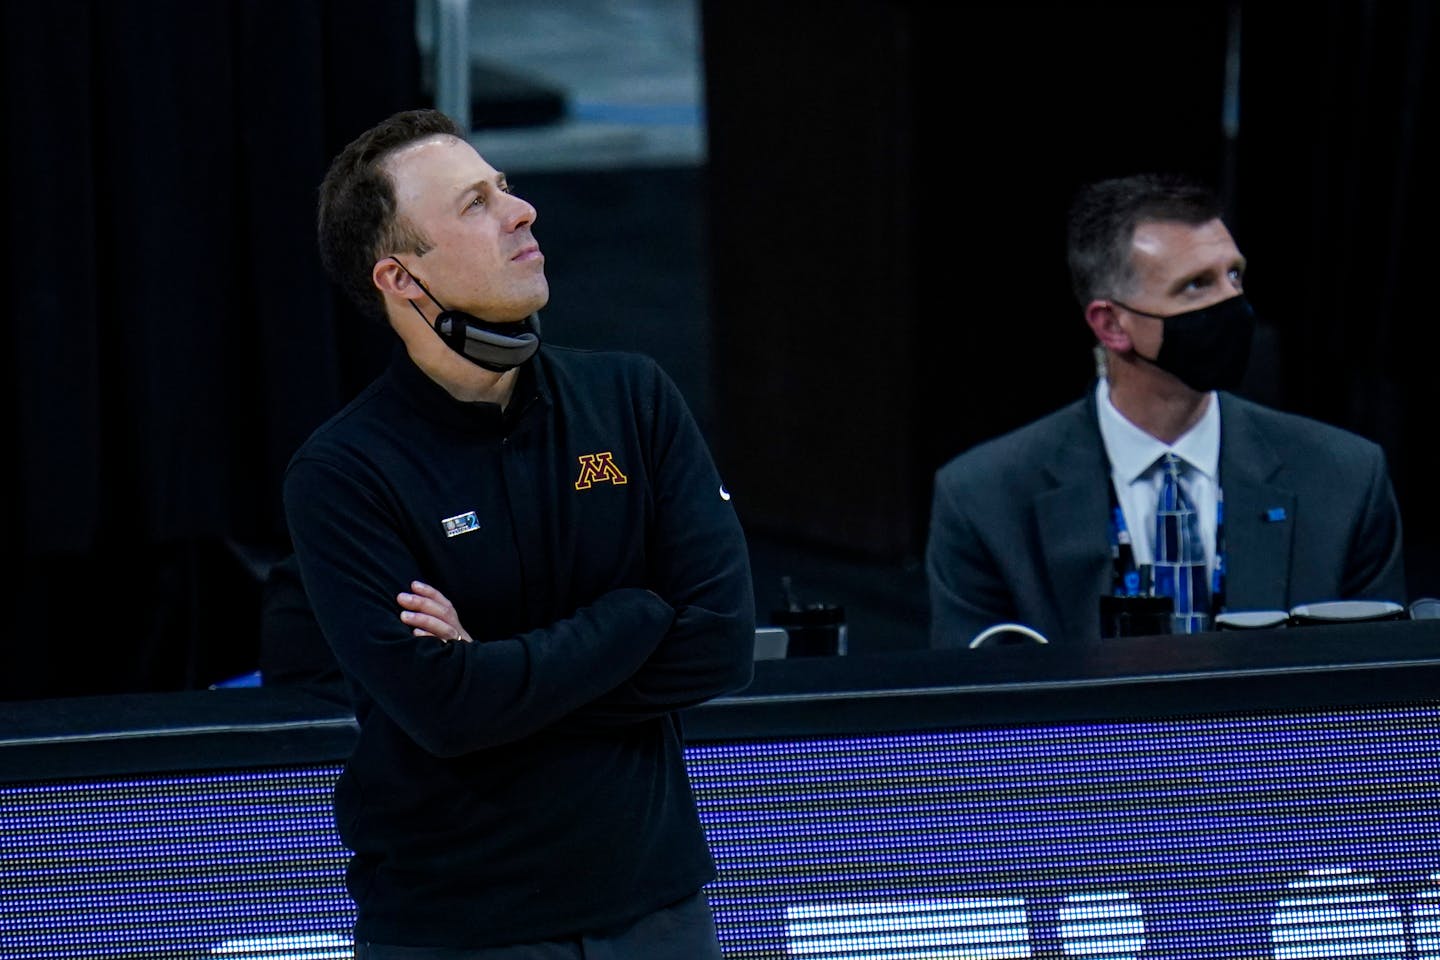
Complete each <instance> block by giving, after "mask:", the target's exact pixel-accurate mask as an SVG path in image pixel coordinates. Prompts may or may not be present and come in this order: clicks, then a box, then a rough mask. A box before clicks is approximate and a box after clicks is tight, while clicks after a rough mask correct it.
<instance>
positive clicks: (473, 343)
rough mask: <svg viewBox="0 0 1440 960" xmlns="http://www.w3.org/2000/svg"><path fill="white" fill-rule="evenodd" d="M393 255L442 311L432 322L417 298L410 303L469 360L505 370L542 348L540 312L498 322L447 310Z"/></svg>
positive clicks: (494, 369)
mask: <svg viewBox="0 0 1440 960" xmlns="http://www.w3.org/2000/svg"><path fill="white" fill-rule="evenodd" d="M390 259H391V260H394V261H395V262H396V263H399V264H400V269H401V270H404V271H405V273H406V274H408V275H409V277H410V279H411V280H414V281H415V284H416V286H418V287H419V288H420V289H421V290H423V291H425V296H427V297H429V298H430V302H431V303H433V304H435V306H437V307H439V308H440V313H439V314H438V315H437V316H436V317H435V322H434V323H430V321H429V320H426V319H425V312H424V311H423V310H421V309H420V308H419V307H418V306H416V305H415V301H414V300H411V301H410V306H411V307H412V308H413V309H414V310H415V312H416V313H418V314H420V319H421V320H425V322H426V323H427V324H429V325H430V327H431V329H433V330H434V331H435V333H436V334H437V335H438V336H439V337H440V339H441V340H443V341H445V345H446V346H448V347H449V348H450V349H451V350H454V351H455V352H456V353H458V354H460V355H461V356H462V357H464V358H465V359H466V360H469V361H470V362H471V363H473V364H475V365H477V366H481V367H484V368H485V369H486V370H489V371H491V372H493V373H504V372H505V371H506V370H513V369H514V368H516V367H518V366H520V364H522V363H524V362H525V361H526V360H529V359H530V358H531V357H532V356H534V355H535V351H536V350H538V349H540V314H538V313H532V314H530V316H528V317H526V318H525V319H524V320H520V321H518V322H514V323H495V322H493V321H490V320H481V319H480V318H479V317H477V316H474V315H473V314H469V313H465V312H464V311H463V310H446V309H445V306H444V304H442V303H441V302H440V301H439V300H436V299H435V295H434V294H432V293H431V292H430V291H429V289H428V288H426V286H425V284H423V283H421V282H420V278H419V277H417V276H415V274H413V273H410V268H409V267H407V266H405V264H403V263H400V261H399V259H397V258H396V257H391V258H390Z"/></svg>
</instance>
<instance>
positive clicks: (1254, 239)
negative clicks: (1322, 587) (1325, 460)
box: [1235, 0, 1440, 596]
mask: <svg viewBox="0 0 1440 960" xmlns="http://www.w3.org/2000/svg"><path fill="white" fill-rule="evenodd" d="M1275 6H1276V5H1273V4H1270V5H1267V4H1264V3H1262V2H1259V0H1256V2H1251V3H1246V4H1245V5H1244V9H1243V27H1242V37H1243V50H1244V57H1243V62H1244V64H1245V67H1244V73H1243V79H1242V81H1241V86H1242V91H1243V97H1242V113H1241V128H1242V131H1243V134H1242V136H1241V138H1240V142H1239V150H1238V152H1237V171H1238V177H1237V192H1236V198H1235V199H1236V204H1235V205H1236V210H1237V218H1238V223H1237V226H1236V230H1237V234H1238V235H1239V236H1240V237H1241V239H1242V241H1243V242H1244V244H1245V249H1246V251H1247V253H1248V254H1249V256H1250V260H1251V264H1252V270H1251V273H1250V277H1249V281H1248V283H1249V287H1250V292H1251V297H1252V300H1253V301H1254V302H1255V303H1256V306H1257V309H1261V310H1263V311H1264V312H1265V314H1266V315H1267V316H1268V317H1270V318H1271V320H1272V321H1273V322H1274V324H1275V325H1276V327H1277V329H1278V330H1279V334H1280V343H1281V351H1280V354H1281V357H1280V359H1281V363H1280V365H1279V368H1278V370H1277V371H1276V375H1277V379H1278V380H1279V382H1280V383H1281V389H1282V396H1283V398H1284V405H1285V406H1286V407H1287V408H1288V409H1292V410H1295V411H1297V412H1300V413H1305V414H1309V415H1311V416H1314V417H1318V418H1319V419H1321V420H1325V421H1328V422H1331V423H1338V424H1340V425H1342V426H1346V427H1349V428H1350V429H1352V430H1355V431H1356V432H1358V433H1361V434H1363V435H1365V436H1368V437H1370V438H1371V439H1373V440H1375V441H1377V442H1379V443H1380V444H1381V445H1383V446H1384V447H1385V450H1386V453H1387V454H1388V456H1389V460H1390V464H1391V468H1392V470H1393V472H1394V478H1395V483H1396V488H1397V495H1398V496H1399V499H1400V504H1401V509H1402V513H1403V519H1404V523H1405V535H1406V538H1407V546H1408V549H1407V558H1406V559H1407V573H1408V574H1409V579H1410V589H1411V594H1412V596H1436V595H1440V563H1437V555H1440V513H1437V509H1436V504H1435V497H1434V495H1433V486H1434V481H1433V478H1434V477H1435V476H1436V471H1437V469H1440V462H1437V457H1436V426H1435V415H1436V411H1437V408H1440V377H1437V375H1436V370H1435V367H1434V366H1433V364H1432V360H1433V358H1434V357H1435V356H1436V353H1437V350H1440V326H1437V323H1436V319H1437V316H1436V307H1435V303H1436V300H1435V296H1434V293H1433V292H1432V291H1430V289H1429V282H1430V273H1431V271H1432V270H1433V269H1434V266H1433V261H1434V254H1433V253H1432V251H1433V249H1434V247H1435V239H1434V237H1435V224H1436V222H1437V220H1440V191H1437V187H1436V176H1435V171H1436V170H1437V169H1440V150H1437V147H1440V143H1437V140H1440V75H1437V71H1436V69H1435V67H1436V64H1435V63H1434V62H1433V59H1434V52H1435V51H1436V50H1437V49H1440V31H1437V24H1440V21H1437V17H1436V11H1435V10H1434V4H1433V2H1431V0H1385V2H1358V0H1330V2H1328V3H1322V4H1316V5H1315V6H1314V8H1313V9H1312V10H1310V11H1309V12H1308V13H1307V14H1306V15H1305V16H1296V15H1295V11H1294V10H1293V9H1292V10H1279V9H1275Z"/></svg>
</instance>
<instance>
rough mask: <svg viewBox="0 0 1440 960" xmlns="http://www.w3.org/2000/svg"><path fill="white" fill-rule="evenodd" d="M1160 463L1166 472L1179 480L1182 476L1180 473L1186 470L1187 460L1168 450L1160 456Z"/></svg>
mask: <svg viewBox="0 0 1440 960" xmlns="http://www.w3.org/2000/svg"><path fill="white" fill-rule="evenodd" d="M1160 465H1161V467H1162V468H1163V469H1164V471H1165V472H1166V473H1168V474H1169V475H1170V476H1172V477H1175V478H1176V479H1177V480H1178V479H1179V478H1180V475H1181V474H1182V473H1184V472H1185V461H1184V460H1181V459H1180V458H1179V457H1178V456H1176V455H1175V454H1174V453H1171V452H1170V451H1168V450H1167V451H1166V452H1165V455H1164V456H1162V457H1161V458H1160Z"/></svg>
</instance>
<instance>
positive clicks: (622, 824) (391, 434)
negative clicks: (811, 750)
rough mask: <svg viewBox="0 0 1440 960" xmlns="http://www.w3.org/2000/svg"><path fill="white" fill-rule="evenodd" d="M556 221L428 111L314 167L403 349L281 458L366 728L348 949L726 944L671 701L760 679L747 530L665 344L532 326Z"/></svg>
mask: <svg viewBox="0 0 1440 960" xmlns="http://www.w3.org/2000/svg"><path fill="white" fill-rule="evenodd" d="M535 217H536V213H535V209H534V208H533V207H532V206H531V205H530V204H529V203H527V202H525V201H524V200H522V199H520V198H519V197H518V196H516V195H515V194H513V193H512V192H511V191H510V188H509V186H508V184H507V182H506V179H505V175H504V174H503V173H501V172H499V171H497V170H496V169H494V168H493V167H492V166H491V165H490V164H489V163H487V162H486V161H485V160H484V159H483V158H482V157H480V156H479V154H477V153H476V152H475V150H474V149H473V148H472V147H471V146H470V145H469V144H468V143H467V142H466V141H465V140H463V139H462V138H461V137H459V136H458V135H457V131H456V128H455V126H454V124H453V123H451V122H450V120H449V119H448V118H446V117H445V116H444V115H443V114H440V113H437V112H435V111H429V110H420V111H409V112H405V113H401V114H398V115H395V116H393V117H390V118H389V119H387V120H385V121H383V122H382V123H380V124H378V125H377V126H376V127H374V128H372V129H371V130H369V131H367V132H365V133H364V134H362V135H361V136H360V137H359V138H357V139H356V140H355V141H354V142H352V143H351V144H350V145H349V146H347V147H346V148H345V150H344V151H343V152H342V153H341V154H340V155H339V156H338V157H337V158H336V159H335V161H334V163H333V164H332V166H331V167H330V170H329V172H328V173H327V174H326V177H325V180H324V182H323V184H322V186H321V190H320V209H319V237H320V248H321V255H322V260H323V261H324V263H325V266H326V269H327V271H328V272H329V273H330V275H331V277H332V278H333V279H334V280H335V281H336V282H337V283H338V284H340V285H341V286H342V287H344V288H345V289H346V291H347V292H348V293H350V294H351V295H352V297H353V298H354V299H355V300H356V302H357V303H359V304H360V305H361V306H362V307H363V308H365V309H367V310H368V311H369V312H370V313H372V314H375V315H377V316H380V317H383V318H385V320H387V321H388V323H389V325H390V326H391V327H392V328H393V329H394V331H395V333H396V334H397V336H398V337H399V341H400V346H401V347H402V348H403V349H399V350H397V351H396V354H395V357H394V359H393V361H392V362H391V364H390V366H389V368H388V369H387V370H386V371H385V372H384V373H383V375H381V376H380V377H379V378H378V379H377V380H376V381H375V382H374V383H372V384H371V385H370V386H369V387H368V388H366V389H365V390H364V391H363V392H362V393H361V394H360V395H359V396H358V397H357V398H356V399H355V400H354V401H353V402H351V403H350V404H349V405H348V406H347V407H346V408H345V409H344V410H342V411H341V412H340V413H339V414H337V415H336V416H335V417H334V418H332V419H331V420H330V421H329V422H328V423H326V424H325V425H323V426H322V427H320V428H319V429H318V430H317V431H316V432H315V433H314V434H313V435H312V436H311V437H310V438H309V440H307V441H306V443H305V444H304V445H303V446H302V447H301V449H300V450H299V451H298V452H297V453H296V454H295V456H294V458H293V460H292V462H291V465H290V467H289V469H288V471H287V474H286V479H285V507H286V515H287V519H288V523H289V526H290V530H291V534H292V537H293V540H294V543H295V550H296V556H297V559H298V563H299V567H300V571H301V576H302V579H303V582H304V588H305V592H306V595H307V596H308V598H309V601H310V604H311V605H312V606H313V608H314V611H315V614H316V618H317V619H318V621H319V624H320V627H321V629H322V630H323V632H324V635H325V637H326V639H327V641H328V643H329V644H330V646H331V648H332V649H333V650H334V653H335V656H336V659H337V660H338V662H339V664H340V667H341V669H342V671H343V673H344V675H345V678H346V680H347V682H348V685H349V687H350V690H351V693H352V696H353V698H354V702H355V708H356V716H357V719H358V721H359V724H360V736H359V740H358V743H357V746H356V748H355V751H354V753H353V755H352V756H351V758H350V760H349V762H348V763H347V764H346V767H345V771H344V773H343V775H342V776H341V778H340V781H339V783H338V785H337V787H336V793H335V807H336V821H337V826H338V828H339V831H340V836H341V838H342V840H343V841H344V842H345V844H346V845H347V847H348V848H349V849H350V850H351V851H352V854H353V856H352V858H351V861H350V864H349V867H348V870H347V878H346V879H347V886H348V889H349V891H350V894H351V896H352V897H353V899H354V901H355V904H356V907H357V922H356V928H355V930H356V953H355V955H356V957H357V960H400V958H404V960H420V958H425V960H461V958H464V960H482V958H483V960H491V958H495V960H499V958H505V960H552V958H557V960H558V958H562V957H563V958H571V957H612V958H620V957H637V958H639V957H645V958H653V960H672V958H673V960H693V958H696V957H711V958H716V957H719V956H720V951H719V947H718V942H717V938H716V931H715V925H714V920H713V918H712V915H711V913H710V908H709V905H708V903H707V902H706V900H705V896H704V891H703V890H702V887H703V886H704V885H705V884H706V883H707V882H709V881H710V880H711V879H712V878H713V876H714V865H713V862H712V860H711V857H710V854H709V850H708V848H707V845H706V841H705V837H704V835H703V833H702V831H701V825H700V821H699V817H698V814H697V810H696V806H695V801H694V799H693V797H692V794H691V790H690V786H689V782H688V779H687V774H686V769H685V765H684V756H683V753H682V738H681V733H680V729H679V721H678V717H677V714H676V712H677V711H678V710H680V709H682V708H685V707H689V706H692V705H694V704H698V703H700V702H702V701H705V700H707V699H709V698H711V697H714V696H716V695H718V694H722V693H725V692H727V691H733V690H735V689H737V688H739V687H741V686H743V685H744V684H746V683H747V682H748V681H749V677H750V671H751V666H752V657H753V650H754V638H755V625H754V619H755V616H754V602H753V598H752V586H751V577H750V569H749V560H748V554H747V551H746V546H745V541H744V538H743V535H742V532H741V529H740V526H739V523H738V521H737V519H736V517H735V513H734V510H733V507H732V505H731V503H730V495H729V493H728V492H727V491H726V490H725V488H724V486H723V484H722V482H721V480H720V477H719V475H718V473H717V471H716V468H715V465H714V463H713V462H712V459H711V457H710V454H709V452H708V450H707V448H706V445H705V443H704V441H703V439H702V437H701V435H700V433H699V431H698V429H697V427H696V424H695V422H694V420H693V419H692V417H691V415H690V413H689V411H688V409H687V408H686V405H685V403H684V402H683V400H682V398H681V396H680V394H679V393H678V391H677V390H676V388H675V387H674V385H673V384H672V383H671V381H670V380H669V379H668V378H667V377H666V376H665V375H664V374H663V373H662V371H661V370H660V369H659V367H658V366H657V365H656V364H655V363H654V362H653V361H651V360H649V359H647V358H644V357H641V356H638V355H632V354H621V353H603V352H593V353H592V352H585V351H576V350H566V349H561V348H558V347H553V346H549V345H540V342H539V334H540V330H539V317H538V314H537V311H538V310H539V309H540V308H541V307H543V306H544V305H545V304H546V302H547V300H548V297H549V289H548V285H547V282H546V279H545V272H544V258H543V257H542V256H541V254H540V249H539V246H538V245H537V244H536V242H535V239H534V237H533V235H532V233H531V226H532V224H533V223H534V221H535Z"/></svg>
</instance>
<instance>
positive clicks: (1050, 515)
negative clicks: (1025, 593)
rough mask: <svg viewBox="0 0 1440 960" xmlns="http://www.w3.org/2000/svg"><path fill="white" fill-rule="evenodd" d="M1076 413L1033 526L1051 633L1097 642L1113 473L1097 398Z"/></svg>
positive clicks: (1107, 567) (1049, 469)
mask: <svg viewBox="0 0 1440 960" xmlns="http://www.w3.org/2000/svg"><path fill="white" fill-rule="evenodd" d="M1074 409H1075V411H1076V416H1075V417H1074V418H1073V419H1072V420H1071V421H1069V422H1068V424H1067V426H1068V429H1066V430H1065V433H1064V436H1063V438H1062V439H1061V441H1060V445H1059V447H1058V448H1057V449H1056V451H1055V455H1054V457H1053V459H1051V460H1050V461H1048V462H1047V464H1046V467H1045V470H1046V473H1047V474H1048V479H1049V481H1050V483H1051V484H1053V486H1052V487H1051V488H1050V489H1049V490H1046V491H1045V492H1043V493H1041V494H1039V495H1038V496H1037V497H1036V498H1035V504H1034V507H1035V520H1036V523H1037V524H1038V528H1039V531H1040V547H1041V553H1042V555H1043V556H1044V559H1045V568H1046V571H1047V573H1048V576H1049V580H1050V590H1051V596H1052V599H1053V601H1054V604H1053V606H1054V611H1055V622H1054V624H1053V625H1051V626H1050V629H1051V630H1059V631H1060V632H1062V633H1063V634H1065V635H1066V636H1068V637H1072V638H1073V639H1074V640H1077V641H1082V640H1097V639H1099V636H1100V613H1099V609H1100V608H1099V602H1100V595H1101V594H1102V593H1105V592H1108V590H1109V588H1110V571H1111V562H1110V546H1109V543H1110V541H1109V531H1108V526H1107V524H1108V517H1109V512H1110V497H1109V494H1108V492H1107V491H1108V489H1109V488H1108V486H1107V485H1108V484H1109V483H1110V482H1111V481H1110V468H1109V463H1108V461H1107V460H1106V458H1105V448H1104V444H1103V443H1102V441H1101V439H1100V428H1099V426H1098V424H1097V423H1096V420H1095V395H1094V393H1091V394H1090V395H1089V401H1088V402H1087V403H1083V404H1076V405H1075V407H1074ZM1097 480H1098V481H1099V482H1097ZM1077 616H1078V617H1080V620H1079V621H1078V622H1077V621H1076V617H1077Z"/></svg>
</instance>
